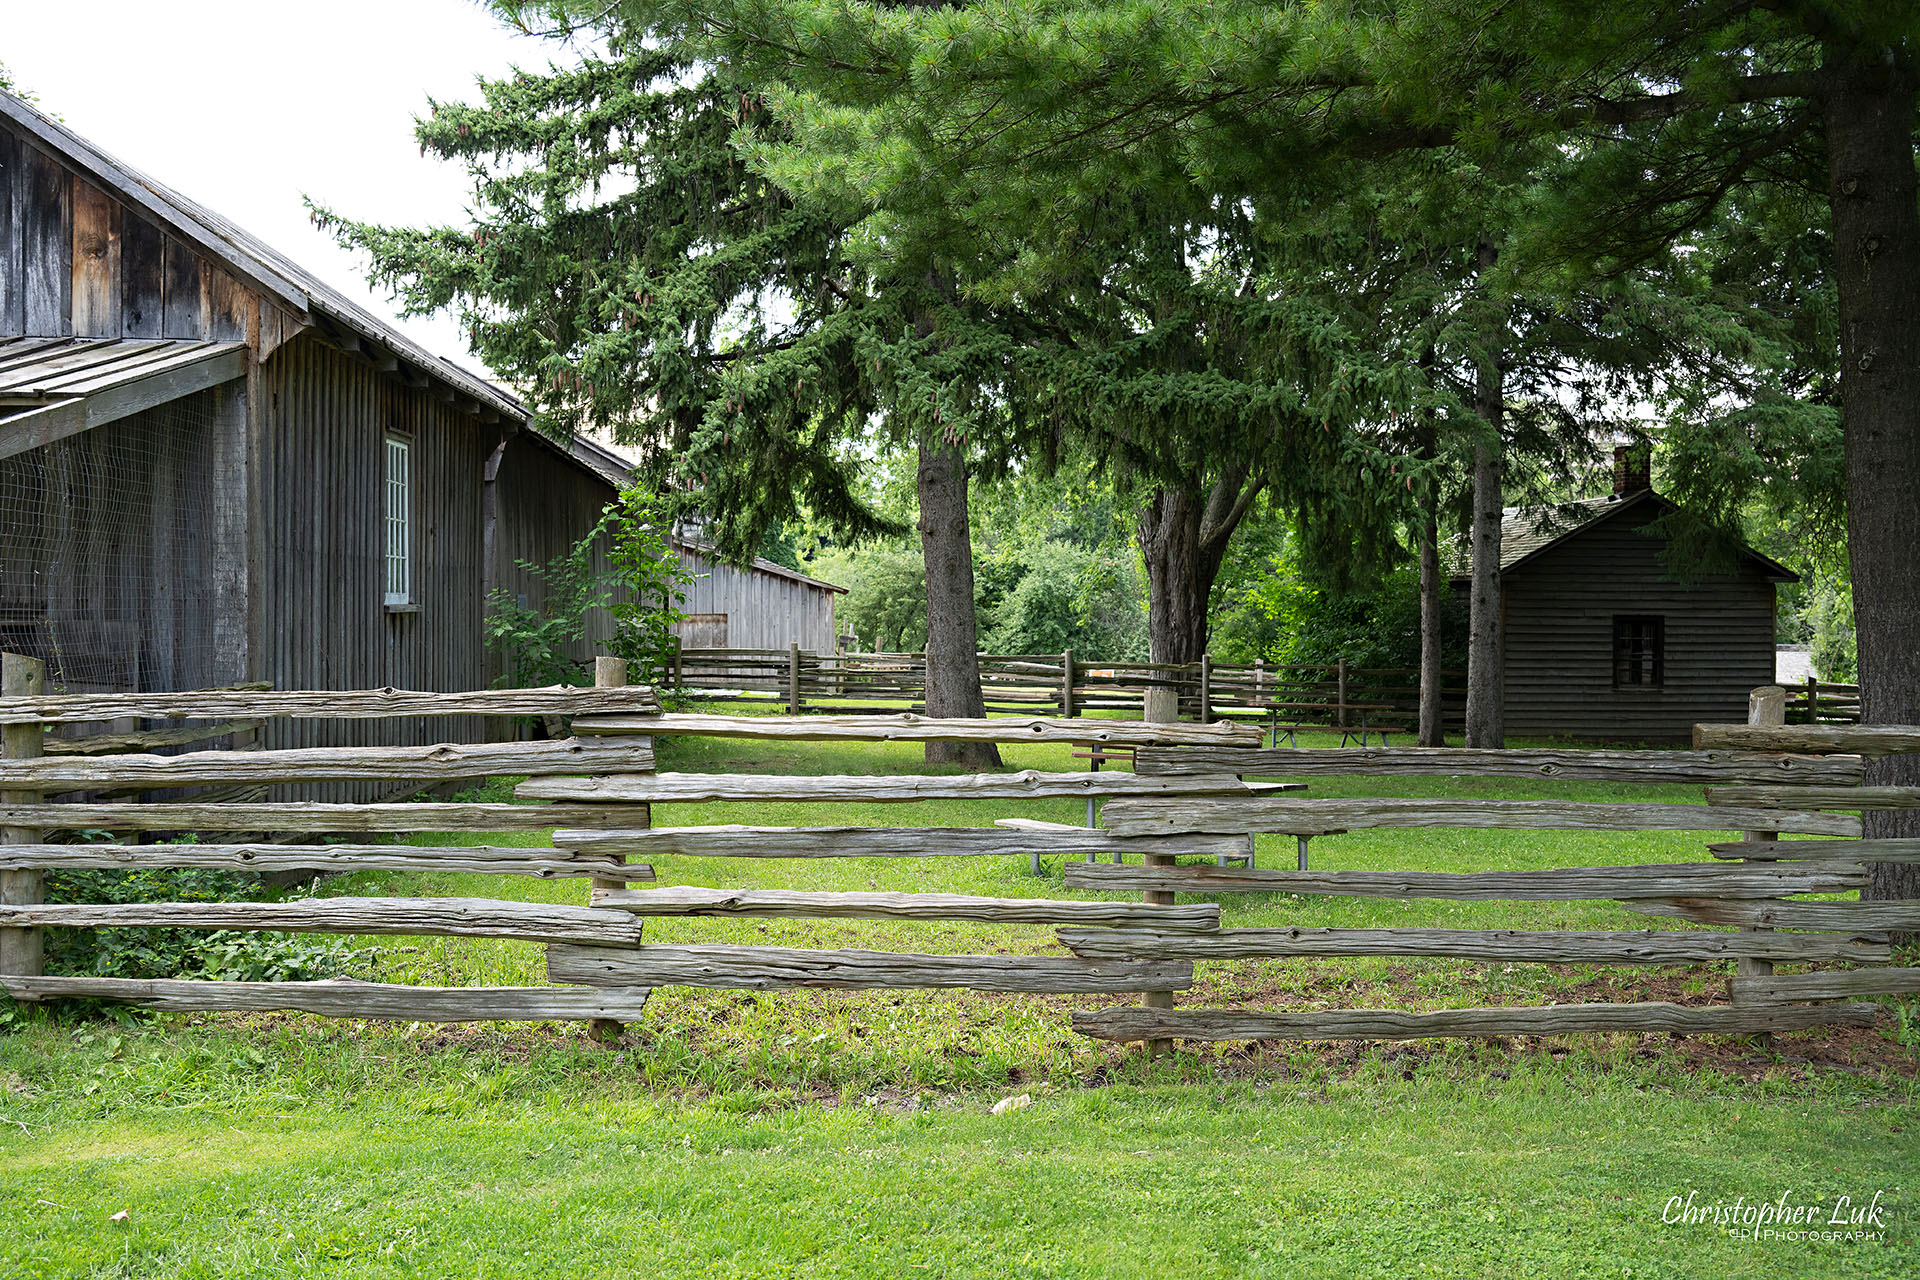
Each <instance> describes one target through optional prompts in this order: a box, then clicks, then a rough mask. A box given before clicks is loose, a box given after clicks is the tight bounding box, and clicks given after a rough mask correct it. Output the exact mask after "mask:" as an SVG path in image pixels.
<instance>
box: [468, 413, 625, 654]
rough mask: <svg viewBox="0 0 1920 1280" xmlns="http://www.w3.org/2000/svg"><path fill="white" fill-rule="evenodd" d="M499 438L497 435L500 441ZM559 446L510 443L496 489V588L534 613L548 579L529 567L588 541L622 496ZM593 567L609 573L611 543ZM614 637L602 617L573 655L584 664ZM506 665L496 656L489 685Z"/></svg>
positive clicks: (520, 439)
mask: <svg viewBox="0 0 1920 1280" xmlns="http://www.w3.org/2000/svg"><path fill="white" fill-rule="evenodd" d="M496 438H497V436H496ZM559 447H560V446H558V445H555V444H551V443H549V442H546V441H544V440H540V439H537V438H535V437H534V436H533V433H532V428H529V429H527V430H525V431H521V432H519V433H518V434H516V435H515V436H514V437H513V438H512V439H510V440H508V441H507V447H506V451H505V452H504V453H503V454H502V456H501V459H500V471H499V478H498V479H497V480H496V481H495V482H494V488H495V491H496V492H495V499H494V500H495V503H496V504H497V505H496V511H497V518H496V524H495V528H494V564H493V566H492V570H493V572H492V577H491V581H492V582H493V583H494V585H495V586H497V587H498V588H499V589H500V590H501V591H503V592H505V593H506V595H507V597H508V598H509V599H511V600H513V601H515V602H516V603H521V604H525V605H526V606H527V607H529V608H538V607H539V606H540V604H541V602H542V601H544V600H545V599H546V596H547V588H546V584H545V582H544V580H543V579H542V578H541V577H540V575H538V574H537V573H534V572H533V571H532V570H531V569H529V568H528V567H527V566H529V565H531V566H536V567H537V566H541V565H546V564H549V563H551V562H552V561H554V560H556V559H558V558H559V557H561V556H563V555H565V554H566V553H567V552H568V551H569V550H571V549H572V547H573V544H574V543H576V542H578V541H579V540H580V539H581V538H582V537H584V536H586V532H587V530H589V529H591V528H593V526H594V524H595V523H596V522H597V521H598V520H599V519H600V513H601V512H603V511H605V510H606V508H607V505H608V504H609V503H611V502H612V501H613V500H614V499H615V498H616V497H618V496H619V495H618V493H617V492H616V491H615V489H614V487H613V485H612V484H610V483H609V482H608V481H606V480H605V479H604V478H602V477H601V476H600V475H599V474H598V473H596V472H594V471H592V470H590V469H588V468H586V467H582V466H580V465H577V464H576V463H574V462H572V461H571V460H569V459H567V458H565V457H562V456H561V455H560V453H559V452H558V449H559ZM593 565H594V568H595V569H596V570H605V569H606V568H607V567H608V564H607V548H606V546H605V540H604V539H603V540H602V543H601V545H599V546H597V547H596V548H595V550H594V559H593ZM612 634H613V620H612V618H611V617H610V616H609V615H608V614H607V613H606V611H605V610H595V611H594V613H593V614H592V615H591V616H590V617H589V618H588V621H587V638H586V641H585V642H584V643H581V644H578V645H576V646H574V648H575V652H573V653H572V654H571V655H570V656H571V657H574V658H577V659H579V660H580V661H581V662H582V663H585V662H586V661H587V660H588V659H589V658H591V656H592V654H593V651H594V649H595V648H596V647H598V646H604V645H605V643H606V641H607V639H608V638H609V637H610V636H611V635H612ZM504 667H505V663H504V661H503V660H502V658H501V656H500V655H498V654H489V655H488V660H487V672H486V674H487V680H488V681H489V682H492V681H494V680H496V679H499V678H501V677H502V676H504V674H505V671H504Z"/></svg>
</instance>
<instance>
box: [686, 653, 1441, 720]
mask: <svg viewBox="0 0 1920 1280" xmlns="http://www.w3.org/2000/svg"><path fill="white" fill-rule="evenodd" d="M926 676H927V664H926V655H925V654H921V653H829V654H822V653H816V652H814V651H813V650H810V649H802V648H800V647H799V646H797V645H795V646H790V647H789V648H787V649H681V650H680V651H679V653H678V655H677V657H676V658H675V660H674V666H673V672H672V683H673V686H674V690H675V692H676V693H678V694H679V695H680V696H682V697H686V698H694V699H702V698H706V699H722V700H726V701H743V702H767V703H772V704H775V705H777V706H780V707H782V708H784V709H785V711H786V712H787V714H789V715H793V716H798V715H800V714H802V713H803V712H805V711H806V710H807V709H808V708H809V707H818V706H823V705H824V706H828V707H836V708H839V709H845V705H844V704H848V703H853V704H858V703H863V702H865V703H884V704H893V705H897V704H899V703H901V702H906V703H909V704H917V703H920V702H923V701H924V700H925V698H926ZM1447 679H1448V681H1449V682H1450V687H1448V688H1447V689H1446V690H1444V691H1443V692H1444V696H1443V702H1444V706H1445V711H1446V717H1447V719H1448V721H1449V723H1457V722H1458V721H1459V719H1460V716H1461V714H1462V712H1463V709H1464V705H1465V704H1464V699H1465V696H1466V691H1465V688H1464V679H1465V677H1464V673H1461V672H1448V673H1447ZM980 682H981V692H982V694H983V695H984V697H985V700H986V707H987V710H988V711H991V712H1010V713H1014V714H1019V713H1021V712H1031V711H1034V710H1037V709H1039V708H1041V707H1047V708H1050V709H1052V711H1053V712H1054V713H1055V714H1057V715H1059V716H1060V717H1062V718H1072V717H1075V716H1078V715H1082V714H1084V713H1085V712H1088V711H1126V712H1131V713H1135V714H1138V713H1139V712H1140V711H1141V709H1142V704H1143V702H1144V700H1145V698H1146V695H1147V693H1148V691H1149V690H1161V691H1165V692H1167V693H1169V694H1171V696H1172V700H1173V706H1174V708H1175V711H1176V714H1178V715H1180V716H1182V717H1185V718H1188V719H1191V720H1197V721H1200V722H1202V723H1205V722H1210V721H1212V720H1215V719H1220V718H1231V717H1235V716H1242V717H1252V718H1255V719H1268V720H1271V721H1273V722H1275V723H1278V724H1281V725H1284V726H1287V727H1296V726H1301V727H1321V728H1332V729H1340V728H1353V729H1356V730H1357V729H1358V728H1359V727H1361V726H1363V725H1365V726H1369V727H1370V728H1381V727H1386V728H1396V729H1397V728H1405V727H1406V726H1407V725H1408V724H1409V723H1411V721H1412V720H1413V718H1415V717H1416V716H1417V714H1418V712H1419V703H1420V672H1419V670H1418V669H1417V668H1413V667H1359V666H1352V665H1349V664H1348V663H1346V662H1345V661H1344V660H1342V661H1338V662H1332V663H1318V664H1274V663H1250V664H1247V663H1226V662H1216V661H1214V660H1213V658H1211V657H1205V658H1202V659H1201V660H1200V661H1198V662H1187V663H1164V662H1105V661H1098V660H1095V659H1090V658H1087V657H1084V656H1081V655H1076V654H1075V653H1074V652H1073V651H1072V650H1067V651H1065V652H1063V653H1039V654H981V655H980ZM1453 686H1460V687H1453Z"/></svg>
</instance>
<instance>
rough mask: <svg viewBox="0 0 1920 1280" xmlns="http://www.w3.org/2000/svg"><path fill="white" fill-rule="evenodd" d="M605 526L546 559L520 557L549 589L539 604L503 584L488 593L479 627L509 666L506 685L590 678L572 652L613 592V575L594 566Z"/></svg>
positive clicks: (523, 686)
mask: <svg viewBox="0 0 1920 1280" xmlns="http://www.w3.org/2000/svg"><path fill="white" fill-rule="evenodd" d="M605 527H606V520H605V519H604V518H603V519H602V520H601V522H600V523H599V524H597V525H595V526H594V529H593V532H592V533H589V534H588V535H587V536H586V537H584V538H582V539H580V541H578V542H576V543H574V544H573V546H572V547H571V548H570V549H569V550H568V551H567V552H566V553H565V554H563V555H558V556H555V557H554V558H553V559H551V560H549V561H548V562H547V563H545V564H535V563H534V562H532V561H531V560H521V561H518V562H517V563H518V564H519V566H520V568H521V570H522V571H523V572H525V573H526V574H528V575H529V576H530V577H532V578H534V579H535V580H537V581H538V582H540V583H541V584H542V585H543V586H544V587H545V588H546V589H545V591H544V592H542V594H541V597H540V602H539V604H538V606H532V605H525V604H522V603H520V601H519V600H518V599H517V598H516V597H515V596H513V595H511V594H509V593H508V592H507V591H506V590H504V589H502V588H495V589H494V590H493V591H492V592H491V593H490V594H489V595H488V596H487V618H486V621H485V622H484V623H482V624H481V631H482V634H483V635H484V636H485V637H486V643H487V647H488V648H490V649H493V650H496V651H497V652H498V653H499V654H500V655H501V658H502V660H503V665H504V666H505V668H506V670H505V671H504V672H503V673H502V674H501V677H500V680H501V683H502V684H504V685H506V686H507V687H508V688H521V689H526V688H539V687H541V686H543V685H554V684H565V685H583V684H587V683H590V681H589V680H588V678H587V676H586V669H585V664H583V663H582V662H581V661H580V659H578V658H576V657H575V656H574V654H575V653H576V652H578V651H579V650H580V649H581V647H582V646H583V645H584V643H585V641H586V638H587V617H588V615H589V614H591V613H592V612H593V610H595V609H604V608H606V606H607V603H608V601H609V600H610V599H611V598H612V595H613V586H612V582H611V575H609V574H606V573H602V572H596V571H595V570H594V567H593V554H594V543H595V542H597V541H598V540H599V538H600V534H601V531H602V530H603V529H604V528H605Z"/></svg>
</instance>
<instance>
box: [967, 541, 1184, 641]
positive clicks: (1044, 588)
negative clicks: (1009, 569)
mask: <svg viewBox="0 0 1920 1280" xmlns="http://www.w3.org/2000/svg"><path fill="white" fill-rule="evenodd" d="M1024 567H1025V573H1024V574H1022V575H1021V576H1020V578H1019V579H1018V581H1017V582H1015V583H1014V585H1013V586H1012V588H1011V589H1010V590H1008V591H1007V592H1006V595H1005V598H1004V599H1003V600H1002V601H1001V603H1000V606H999V608H998V609H996V610H995V611H994V616H993V619H992V626H991V629H990V630H988V631H987V632H986V635H985V638H984V643H983V645H982V647H983V648H984V649H986V651H987V652H989V653H1059V652H1061V651H1062V650H1065V649H1072V650H1073V651H1074V653H1075V655H1076V656H1078V657H1084V658H1087V659H1089V660H1101V659H1104V660H1106V661H1109V662H1129V661H1135V660H1138V659H1140V658H1143V657H1145V656H1146V648H1147V625H1146V623H1147V620H1146V613H1145V610H1144V609H1143V607H1142V604H1141V598H1142V595H1143V592H1142V590H1141V584H1140V573H1139V569H1138V567H1137V563H1136V559H1135V558H1133V557H1125V556H1119V555H1107V554H1101V553H1100V552H1098V551H1091V550H1087V549H1085V548H1082V547H1076V546H1072V545H1070V544H1068V543H1064V542H1044V543H1041V544H1039V545H1038V546H1036V547H1033V548H1031V549H1029V551H1028V554H1027V557H1026V561H1025V566H1024Z"/></svg>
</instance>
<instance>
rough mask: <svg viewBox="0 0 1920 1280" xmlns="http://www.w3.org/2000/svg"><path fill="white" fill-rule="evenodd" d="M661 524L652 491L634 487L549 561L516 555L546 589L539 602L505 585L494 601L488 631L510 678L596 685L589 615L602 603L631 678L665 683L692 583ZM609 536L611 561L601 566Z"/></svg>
mask: <svg viewBox="0 0 1920 1280" xmlns="http://www.w3.org/2000/svg"><path fill="white" fill-rule="evenodd" d="M663 528H664V525H663V522H662V521H661V519H660V517H659V515H658V514H657V512H656V510H655V508H654V500H653V497H652V495H650V494H648V493H645V492H644V491H642V490H640V489H637V488H635V489H628V490H626V491H625V492H624V493H622V494H621V495H620V497H619V498H618V499H617V500H615V501H614V502H613V503H611V504H609V505H608V507H607V509H606V510H605V511H603V512H602V513H601V515H600V519H599V520H598V521H597V522H596V523H595V524H594V526H593V528H592V529H590V530H588V531H587V534H586V536H585V537H583V538H581V539H580V540H579V541H578V542H576V543H574V544H573V546H572V547H570V548H569V549H568V550H567V551H566V552H565V553H564V554H562V555H558V556H555V557H554V558H553V559H552V560H549V561H548V562H547V563H546V564H543V565H542V564H534V563H533V562H531V561H527V560H522V561H519V565H520V568H521V569H522V570H524V571H525V572H526V573H528V574H529V575H531V576H532V577H533V578H535V579H537V580H538V581H539V582H540V583H541V584H542V585H543V586H544V588H545V590H544V591H543V592H542V594H541V598H540V602H539V604H538V606H537V607H536V606H530V605H524V604H521V603H520V602H519V600H518V599H516V598H515V597H514V596H512V595H510V594H509V593H508V592H506V591H505V590H501V589H496V590H495V591H493V592H492V593H491V594H490V595H489V596H488V597H487V619H486V622H485V623H484V624H483V627H484V634H485V636H486V642H487V645H488V647H489V648H492V649H494V650H496V651H498V652H499V653H500V654H501V655H502V658H503V659H504V665H505V667H506V671H505V673H504V674H503V676H502V677H501V679H502V681H503V683H505V684H506V685H507V686H509V687H514V688H529V687H536V686H540V685H553V684H564V685H584V684H588V683H590V677H589V674H588V670H587V663H586V661H585V659H584V654H585V652H586V650H587V648H588V645H587V631H588V626H589V620H590V618H591V617H592V614H593V612H594V610H596V609H605V610H607V611H608V612H609V613H610V614H611V615H612V617H613V632H612V635H611V636H610V637H609V639H608V641H607V649H608V651H609V652H610V653H612V654H613V655H614V656H615V657H619V658H625V659H626V660H627V678H628V680H629V681H631V682H632V683H634V684H651V685H654V686H655V687H659V686H660V684H661V683H662V682H663V677H664V675H665V673H666V672H667V671H669V670H670V669H671V668H672V665H673V652H674V635H673V627H674V624H675V623H678V622H680V621H681V620H682V619H683V618H685V617H686V615H685V614H683V613H681V612H680V608H679V606H680V602H681V601H683V600H684V599H686V592H685V591H684V590H682V588H683V587H685V586H686V584H687V583H689V582H692V581H693V575H692V574H691V573H689V572H687V570H686V569H685V568H684V567H683V566H682V565H681V563H680V560H679V557H677V556H676V555H675V554H674V552H673V546H672V544H671V543H670V542H669V541H668V539H667V536H666V534H665V533H664V532H663ZM603 540H604V542H605V545H606V548H607V551H606V554H607V562H608V565H609V567H608V568H605V569H596V568H595V567H594V559H595V556H596V553H597V552H598V550H599V548H600V546H601V544H602V542H603Z"/></svg>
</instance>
